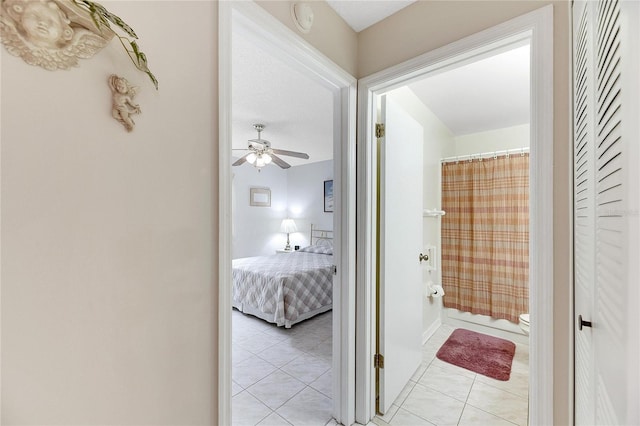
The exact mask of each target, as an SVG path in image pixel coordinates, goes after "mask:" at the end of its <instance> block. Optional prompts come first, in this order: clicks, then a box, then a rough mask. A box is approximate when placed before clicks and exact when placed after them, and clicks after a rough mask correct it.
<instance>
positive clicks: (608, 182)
mask: <svg viewBox="0 0 640 426" xmlns="http://www.w3.org/2000/svg"><path fill="white" fill-rule="evenodd" d="M638 10H639V7H638V2H636V1H632V2H626V1H625V2H623V1H598V2H590V1H589V2H576V3H575V4H574V8H573V19H574V38H573V42H574V227H575V228H574V255H575V260H574V276H575V311H576V312H575V314H576V325H577V326H576V330H575V336H576V337H575V419H576V424H585V425H586V424H612V425H619V424H638V423H639V422H640V416H639V414H638V405H640V399H639V392H638V386H639V385H638V383H639V382H640V375H639V373H638V371H639V369H638V363H639V362H640V358H639V355H640V354H639V350H638V340H639V339H638V328H640V322H639V321H638V302H639V298H638V281H637V279H638V264H639V263H640V253H639V252H638V240H639V239H640V232H639V230H638V229H639V227H638V221H639V217H638V216H639V215H638V188H639V187H640V180H639V177H638V176H639V174H638V169H639V168H640V161H639V160H640V158H639V156H638V144H639V143H640V141H639V140H638V134H639V132H638V122H639V121H640V110H639V108H638V97H639V96H638V95H639V94H640V93H639V92H638V78H639V77H640V75H639V67H638V59H637V57H638V55H639V54H640V51H639V50H638V49H639V47H638V32H639V29H638V24H639V23H640V19H638V15H639V12H638ZM578 315H581V316H582V317H583V318H582V319H583V321H585V322H584V323H583V324H584V326H583V327H582V329H581V330H580V322H579V321H578ZM588 322H590V323H591V324H589V323H588Z"/></svg>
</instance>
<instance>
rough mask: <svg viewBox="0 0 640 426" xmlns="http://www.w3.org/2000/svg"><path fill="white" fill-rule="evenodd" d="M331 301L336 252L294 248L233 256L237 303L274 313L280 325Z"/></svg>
mask: <svg viewBox="0 0 640 426" xmlns="http://www.w3.org/2000/svg"><path fill="white" fill-rule="evenodd" d="M332 302H333V256H330V255H326V254H315V253H298V252H294V253H289V254H279V255H273V256H260V257H245V258H241V259H234V260H233V304H234V306H241V305H249V306H252V307H253V308H257V309H259V310H260V311H261V312H264V313H265V314H273V322H275V323H276V324H277V325H278V326H282V325H284V324H285V319H286V320H289V321H295V320H296V319H297V318H298V317H299V316H300V315H302V314H304V313H306V312H309V311H312V310H315V309H318V308H321V307H323V306H330V305H331V304H332Z"/></svg>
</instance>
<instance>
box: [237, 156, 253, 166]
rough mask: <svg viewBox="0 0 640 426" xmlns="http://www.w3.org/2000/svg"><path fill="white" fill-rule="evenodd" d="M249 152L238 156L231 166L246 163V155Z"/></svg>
mask: <svg viewBox="0 0 640 426" xmlns="http://www.w3.org/2000/svg"><path fill="white" fill-rule="evenodd" d="M249 154H251V153H249ZM249 154H246V155H243V156H242V157H240V158H238V159H237V160H236V162H235V163H233V164H232V166H240V165H242V164H244V163H246V162H247V157H248V156H249Z"/></svg>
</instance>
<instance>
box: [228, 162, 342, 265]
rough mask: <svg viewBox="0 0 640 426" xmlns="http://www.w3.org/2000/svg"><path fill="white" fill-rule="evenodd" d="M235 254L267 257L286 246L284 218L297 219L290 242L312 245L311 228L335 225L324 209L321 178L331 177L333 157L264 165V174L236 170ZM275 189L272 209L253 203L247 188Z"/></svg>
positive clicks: (234, 191) (249, 167)
mask: <svg viewBox="0 0 640 426" xmlns="http://www.w3.org/2000/svg"><path fill="white" fill-rule="evenodd" d="M233 172H234V178H233V196H234V198H233V253H232V254H233V258H238V257H248V256H268V255H272V254H274V253H275V250H276V249H282V248H284V246H285V244H286V240H287V237H286V234H283V233H281V232H280V223H281V222H282V219H284V218H285V217H291V218H292V219H294V220H295V223H296V226H297V228H298V232H295V233H293V234H291V235H290V236H289V239H290V242H291V246H292V247H293V246H295V245H299V246H301V247H304V246H306V245H308V244H309V234H310V226H311V224H313V225H314V227H316V228H322V229H333V214H332V213H325V212H324V195H323V190H324V189H323V188H324V186H323V182H324V181H325V180H329V179H333V161H321V162H317V163H311V164H305V165H302V166H294V167H291V168H290V169H287V170H283V169H280V168H279V167H276V166H267V167H263V168H262V170H261V171H260V172H258V171H257V169H255V168H254V167H251V166H249V165H247V164H244V165H242V166H240V167H235V168H234V169H233ZM251 187H267V188H270V189H271V207H255V206H250V205H249V188H251Z"/></svg>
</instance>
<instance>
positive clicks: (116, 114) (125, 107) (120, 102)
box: [109, 74, 142, 132]
mask: <svg viewBox="0 0 640 426" xmlns="http://www.w3.org/2000/svg"><path fill="white" fill-rule="evenodd" d="M109 87H110V88H111V93H112V110H111V113H112V114H113V118H115V119H116V120H118V121H119V122H121V123H122V124H123V125H124V128H125V129H127V131H128V132H130V131H132V130H133V127H134V126H135V124H136V123H135V122H134V121H133V119H132V118H131V115H132V114H140V113H141V112H142V111H141V110H140V105H138V104H136V103H134V102H133V97H134V96H135V95H136V94H137V92H138V88H137V87H134V86H132V85H131V84H129V82H128V81H127V80H126V79H125V78H123V77H118V76H117V75H115V74H111V75H110V76H109Z"/></svg>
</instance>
